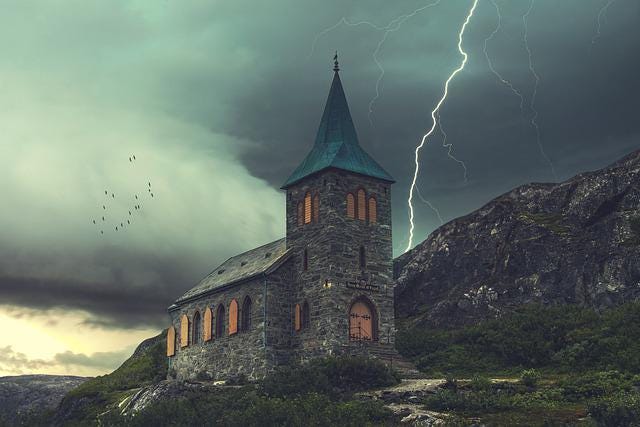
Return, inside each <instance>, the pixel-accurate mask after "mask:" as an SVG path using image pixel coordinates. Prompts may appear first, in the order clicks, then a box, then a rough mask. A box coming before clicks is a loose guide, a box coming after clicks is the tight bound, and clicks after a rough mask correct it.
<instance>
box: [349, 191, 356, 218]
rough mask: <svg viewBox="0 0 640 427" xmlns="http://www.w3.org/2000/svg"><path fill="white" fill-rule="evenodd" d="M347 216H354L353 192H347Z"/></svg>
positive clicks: (354, 200)
mask: <svg viewBox="0 0 640 427" xmlns="http://www.w3.org/2000/svg"><path fill="white" fill-rule="evenodd" d="M347 216H348V217H349V218H355V217H356V199H355V197H353V194H351V193H349V194H347Z"/></svg>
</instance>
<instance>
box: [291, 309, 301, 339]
mask: <svg viewBox="0 0 640 427" xmlns="http://www.w3.org/2000/svg"><path fill="white" fill-rule="evenodd" d="M293 326H294V328H295V330H296V332H298V331H300V329H302V309H301V308H300V304H296V307H295V312H294V320H293Z"/></svg>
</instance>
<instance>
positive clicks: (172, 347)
mask: <svg viewBox="0 0 640 427" xmlns="http://www.w3.org/2000/svg"><path fill="white" fill-rule="evenodd" d="M175 354H176V328H174V327H173V326H170V327H169V330H168V331H167V356H169V357H171V356H175Z"/></svg>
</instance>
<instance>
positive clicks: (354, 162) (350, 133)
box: [282, 63, 394, 188]
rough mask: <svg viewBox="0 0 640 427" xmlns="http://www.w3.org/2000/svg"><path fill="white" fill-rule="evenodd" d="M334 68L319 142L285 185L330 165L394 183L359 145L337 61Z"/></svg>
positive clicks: (318, 135)
mask: <svg viewBox="0 0 640 427" xmlns="http://www.w3.org/2000/svg"><path fill="white" fill-rule="evenodd" d="M334 71H335V75H334V76H333V82H332V83H331V89H330V90H329V96H328V97H327V103H326V105H325V107H324V112H323V113H322V120H321V121H320V127H319V128H318V134H317V135H316V142H315V144H314V145H313V148H312V149H311V152H310V153H309V154H308V155H307V157H306V158H305V159H304V160H303V161H302V163H301V164H300V166H298V167H297V168H296V170H295V171H293V173H292V174H291V176H289V178H288V179H287V181H286V182H285V183H284V184H283V185H282V188H287V187H290V186H291V185H293V184H295V183H296V182H298V181H300V180H301V179H303V178H305V177H307V176H309V175H311V174H314V173H316V172H319V171H321V170H323V169H327V168H338V169H342V170H346V171H349V172H355V173H359V174H362V175H367V176H371V177H374V178H379V179H382V180H385V181H389V182H394V180H393V178H392V177H391V175H389V174H388V173H387V172H386V171H385V170H384V169H383V168H382V166H380V165H379V164H378V163H377V162H376V161H375V160H373V158H371V156H369V155H368V154H367V153H366V152H365V151H364V150H363V149H362V147H360V144H359V143H358V135H357V134H356V128H355V126H354V125H353V120H352V119H351V113H350V112H349V106H348V105H347V98H346V97H345V95H344V90H343V89H342V83H341V82H340V75H339V74H338V67H337V63H336V67H335V68H334Z"/></svg>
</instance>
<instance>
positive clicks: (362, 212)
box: [358, 189, 367, 221]
mask: <svg viewBox="0 0 640 427" xmlns="http://www.w3.org/2000/svg"><path fill="white" fill-rule="evenodd" d="M358 219H361V220H363V221H364V220H366V219H367V200H366V195H365V194H364V190H363V189H360V190H358Z"/></svg>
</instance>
